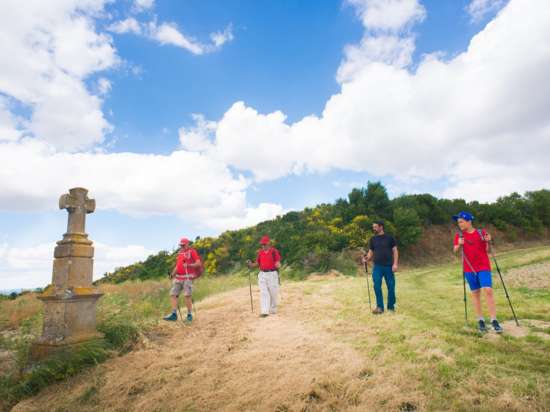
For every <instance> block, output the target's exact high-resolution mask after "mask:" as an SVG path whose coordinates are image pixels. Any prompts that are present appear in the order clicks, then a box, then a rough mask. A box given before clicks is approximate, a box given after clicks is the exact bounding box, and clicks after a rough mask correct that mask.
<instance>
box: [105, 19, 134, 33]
mask: <svg viewBox="0 0 550 412" xmlns="http://www.w3.org/2000/svg"><path fill="white" fill-rule="evenodd" d="M107 30H109V31H112V32H113V33H118V34H122V33H134V34H141V33H142V28H141V24H140V23H139V22H138V21H137V20H136V19H134V18H133V17H128V18H127V19H124V20H120V21H117V22H115V23H113V24H111V25H110V26H109V27H108V28H107Z"/></svg>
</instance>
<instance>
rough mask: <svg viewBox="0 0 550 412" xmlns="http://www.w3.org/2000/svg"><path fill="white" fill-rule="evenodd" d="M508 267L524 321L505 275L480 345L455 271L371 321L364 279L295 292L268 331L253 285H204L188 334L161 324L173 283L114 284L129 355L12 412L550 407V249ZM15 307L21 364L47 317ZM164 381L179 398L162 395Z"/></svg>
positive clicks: (433, 277)
mask: <svg viewBox="0 0 550 412" xmlns="http://www.w3.org/2000/svg"><path fill="white" fill-rule="evenodd" d="M498 260H499V264H500V266H501V269H503V272H504V277H505V281H506V282H507V284H508V285H509V291H510V294H511V298H512V302H513V303H514V306H515V309H516V313H517V314H518V317H519V318H520V323H521V326H520V327H519V328H518V327H516V326H515V324H514V322H513V321H512V317H511V312H510V309H509V307H508V303H507V301H506V299H505V296H504V293H503V290H502V287H501V285H500V281H499V279H498V277H497V276H495V277H494V279H493V280H494V285H495V296H496V298H497V307H498V312H499V313H498V315H499V319H500V320H501V322H502V323H503V325H504V327H505V333H504V334H503V335H502V336H497V335H496V334H495V333H488V334H486V335H484V336H480V335H478V334H477V332H476V329H475V323H476V319H475V316H474V315H473V310H472V308H471V304H470V300H469V298H468V311H469V323H468V325H467V326H466V325H465V324H464V306H463V291H462V278H461V273H460V265H459V264H458V262H457V263H456V264H445V265H434V266H428V267H423V268H417V269H410V270H409V269H405V270H403V271H401V272H399V273H398V274H397V296H398V302H397V312H396V313H386V314H384V315H381V316H373V315H371V314H370V313H369V310H368V301H367V290H366V281H365V277H364V276H355V277H354V276H318V275H317V276H314V277H312V278H311V279H309V280H306V281H293V282H289V281H287V282H286V283H283V289H282V304H281V311H280V313H279V315H277V316H276V317H270V318H269V319H267V320H265V321H264V320H260V319H258V318H257V317H256V316H255V315H253V314H251V313H250V306H249V301H248V298H247V296H248V287H246V288H243V287H242V286H247V284H248V278H247V277H246V276H244V274H240V275H235V276H229V277H226V278H222V279H208V278H205V279H201V281H200V283H199V284H198V285H197V293H196V300H197V301H199V300H200V304H199V305H198V308H199V317H198V320H197V321H196V322H195V323H194V324H193V325H192V327H188V328H182V327H181V325H179V324H178V325H173V324H172V325H165V324H159V322H158V321H159V318H160V317H161V316H162V315H163V314H165V313H166V310H167V309H168V301H167V298H166V294H167V289H168V286H169V284H168V282H167V281H147V282H138V283H128V284H121V285H103V286H102V288H103V291H104V292H105V293H106V295H105V296H104V297H103V298H102V300H101V304H100V307H99V313H98V319H99V323H100V328H103V330H104V332H106V334H109V333H112V334H113V336H112V337H110V338H109V339H110V341H112V342H115V343H116V342H117V339H120V342H119V343H120V344H118V345H114V347H116V350H117V353H118V354H122V356H117V357H112V356H111V357H110V358H109V357H108V358H107V360H105V362H104V363H102V364H100V365H98V366H96V367H93V368H91V369H88V372H85V373H83V374H80V375H79V376H76V377H74V378H71V379H70V381H68V383H66V384H55V385H54V386H50V387H49V388H46V389H44V390H42V391H41V392H40V393H39V394H38V396H35V397H33V398H30V399H28V400H26V401H23V402H21V403H20V404H19V405H17V407H16V408H15V410H16V411H23V410H25V411H26V410H41V408H43V407H44V405H48V408H50V409H53V410H60V411H61V410H74V408H76V407H78V408H80V409H81V410H82V411H87V410H94V411H96V410H117V409H120V408H123V409H124V408H127V409H134V410H137V409H140V410H220V408H221V409H222V410H279V411H283V410H288V411H291V410H292V411H294V410H296V411H316V410H320V411H325V410H326V411H329V410H354V411H363V410H402V411H412V410H464V411H469V410H481V411H484V410H487V411H493V410H494V411H501V410H518V411H522V410H530V411H545V410H550V407H549V405H550V290H549V289H548V278H549V277H550V248H549V247H547V246H546V247H534V248H529V249H523V250H515V251H512V252H507V253H505V254H502V255H501V256H498ZM357 273H358V275H362V273H361V271H358V272H357ZM370 284H371V287H372V282H371V283H370ZM224 292H225V293H224ZM257 294H258V291H257V288H256V287H255V288H254V295H255V305H256V308H257V305H258V302H257ZM371 294H372V298H373V299H374V294H373V293H372V292H371ZM207 296H208V297H207ZM202 298H205V299H202ZM18 301H19V299H18V300H16V301H5V302H0V305H2V306H1V309H2V312H0V313H1V315H0V322H2V323H1V325H2V327H3V328H4V331H3V332H2V333H3V335H2V336H4V338H3V340H2V342H1V344H2V345H4V348H5V349H6V348H11V349H12V350H16V351H17V350H19V353H22V354H23V355H20V359H19V362H24V360H25V357H24V350H22V349H21V348H22V347H24V346H25V343H24V342H27V341H28V340H30V339H31V338H32V337H33V336H34V335H35V334H36V333H37V331H39V326H40V322H41V320H40V315H39V313H38V312H37V310H38V309H39V307H38V309H37V308H36V307H35V303H34V301H33V300H32V299H31V298H27V297H26V296H24V297H22V299H21V300H20V301H19V302H18ZM14 306H15V309H14ZM126 324H130V325H134V328H133V329H131V330H130V332H131V333H130V336H129V337H127V336H125V335H124V333H126V332H124V328H122V331H121V330H120V329H121V328H120V325H126ZM10 328H11V330H10ZM13 328H16V329H15V331H14V329H13ZM151 331H153V333H151ZM127 332H128V331H127ZM134 332H135V333H136V335H133V333H134ZM155 336H156V337H155ZM16 337H17V338H16ZM108 337H109V336H108ZM17 339H20V340H19V341H18V340H17ZM21 339H22V340H21ZM25 339H27V340H25ZM143 339H145V340H146V344H138V345H136V344H135V343H136V342H138V343H139V342H141V341H143ZM181 342H186V344H185V345H184V344H182V343H181ZM192 348H201V350H200V351H193V350H192ZM173 359H183V360H184V361H182V363H181V365H180V366H178V365H174V364H173ZM242 365H247V367H246V368H245V369H243V366H242ZM182 374H183V375H182ZM181 376H184V377H183V378H181V379H180V378H178V377H181ZM273 377H276V379H273ZM167 381H169V382H173V383H171V384H170V386H171V387H172V385H173V387H174V392H175V393H176V395H174V397H166V396H163V394H164V395H166V394H165V392H166V388H165V383H166V382H167ZM265 382H270V391H268V392H269V393H266V392H265ZM59 385H62V386H59ZM136 387H139V391H138V393H136V391H137V389H136ZM4 391H5V393H9V391H8V390H7V389H6V388H4ZM190 391H191V392H190ZM60 393H62V395H60ZM189 393H193V396H191V397H189V396H186V394H189ZM2 395H4V394H2ZM83 397H84V398H86V399H87V398H88V397H90V399H91V400H90V402H82V399H84V398H83ZM155 405H156V406H155Z"/></svg>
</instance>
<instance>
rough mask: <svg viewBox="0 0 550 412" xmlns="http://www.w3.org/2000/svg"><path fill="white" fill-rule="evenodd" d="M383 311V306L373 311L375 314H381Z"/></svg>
mask: <svg viewBox="0 0 550 412" xmlns="http://www.w3.org/2000/svg"><path fill="white" fill-rule="evenodd" d="M382 313H384V309H382V308H376V309H374V310H373V311H372V314H373V315H381V314H382Z"/></svg>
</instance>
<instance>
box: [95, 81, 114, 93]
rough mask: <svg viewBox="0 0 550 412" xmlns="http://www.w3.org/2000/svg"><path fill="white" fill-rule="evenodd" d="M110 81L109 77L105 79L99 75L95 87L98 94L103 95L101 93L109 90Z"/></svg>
mask: <svg viewBox="0 0 550 412" xmlns="http://www.w3.org/2000/svg"><path fill="white" fill-rule="evenodd" d="M111 87H112V85H111V82H110V81H109V79H106V78H105V77H101V78H100V79H99V80H98V81H97V88H98V91H99V94H101V95H103V94H107V93H109V92H110V91H111Z"/></svg>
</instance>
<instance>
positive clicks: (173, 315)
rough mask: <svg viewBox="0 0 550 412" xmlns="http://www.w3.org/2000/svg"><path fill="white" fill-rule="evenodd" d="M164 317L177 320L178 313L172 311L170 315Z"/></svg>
mask: <svg viewBox="0 0 550 412" xmlns="http://www.w3.org/2000/svg"><path fill="white" fill-rule="evenodd" d="M162 319H164V320H169V321H175V320H178V315H176V314H175V313H173V312H172V313H171V314H169V315H168V316H165V317H163V318H162Z"/></svg>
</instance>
